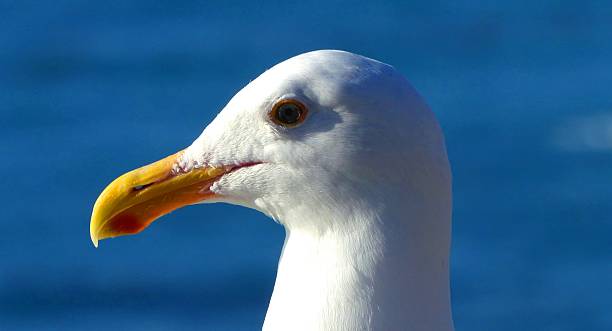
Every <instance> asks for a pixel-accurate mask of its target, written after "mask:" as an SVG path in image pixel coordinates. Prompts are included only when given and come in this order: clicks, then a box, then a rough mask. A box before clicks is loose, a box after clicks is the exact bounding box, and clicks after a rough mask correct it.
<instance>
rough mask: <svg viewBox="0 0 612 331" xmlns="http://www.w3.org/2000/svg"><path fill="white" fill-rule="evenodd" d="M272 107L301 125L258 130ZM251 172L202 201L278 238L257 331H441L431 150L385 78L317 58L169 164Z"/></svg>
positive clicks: (411, 100) (441, 256) (447, 208)
mask: <svg viewBox="0 0 612 331" xmlns="http://www.w3.org/2000/svg"><path fill="white" fill-rule="evenodd" d="M284 98H293V99H298V100H299V101H301V102H302V103H303V104H305V105H306V106H307V108H308V109H309V114H308V117H307V119H306V121H305V122H304V123H303V125H301V126H299V127H296V128H292V129H287V128H283V127H279V126H278V125H276V124H274V123H273V122H272V121H270V120H269V117H268V113H269V111H270V109H271V107H272V105H273V104H274V103H275V102H277V101H278V100H281V99H284ZM253 161H257V162H263V163H262V164H260V165H256V166H252V167H246V168H242V169H239V170H237V171H235V172H232V173H230V174H228V175H226V176H224V177H222V178H221V179H220V180H219V181H217V182H216V183H215V184H214V185H213V186H212V188H211V189H212V190H213V191H214V192H215V193H217V194H219V195H220V196H221V197H222V198H221V200H222V201H225V202H230V203H234V204H239V205H243V206H247V207H250V208H254V209H257V210H260V211H261V212H263V213H265V214H267V215H269V216H270V217H272V218H273V219H275V220H277V221H278V222H279V223H281V224H282V225H283V226H284V227H285V229H286V233H287V236H286V240H285V245H284V248H283V253H282V256H281V259H280V261H279V267H278V274H277V279H276V284H275V287H274V293H273V295H272V299H271V301H270V306H269V308H268V313H267V315H266V319H265V323H264V330H283V331H286V330H351V331H352V330H443V331H447V330H452V329H453V325H452V324H453V323H452V318H451V311H450V291H449V278H448V268H449V266H448V263H449V256H448V255H449V245H450V218H451V175H450V169H449V165H448V160H447V156H446V150H445V146H444V139H443V135H442V132H441V130H440V128H439V126H438V123H437V121H436V119H435V117H434V115H433V113H432V112H431V111H430V110H429V108H428V106H427V105H426V104H425V102H424V101H423V100H422V98H421V97H420V96H419V95H418V93H417V92H416V91H415V90H414V89H413V88H412V87H411V86H410V84H409V83H408V82H407V80H406V79H405V78H404V77H403V76H402V75H401V74H399V73H398V72H397V71H396V70H395V69H394V68H393V67H391V66H389V65H386V64H383V63H381V62H378V61H375V60H372V59H368V58H365V57H362V56H358V55H355V54H351V53H347V52H341V51H330V50H325V51H315V52H310V53H306V54H302V55H299V56H297V57H294V58H291V59H289V60H287V61H285V62H282V63H280V64H278V65H276V66H275V67H273V68H271V69H270V70H268V71H266V72H265V73H264V74H262V75H261V76H260V77H258V78H257V79H256V80H254V81H252V82H251V83H250V84H248V85H247V86H246V87H245V88H243V89H242V90H241V91H240V92H239V93H237V94H236V96H235V97H234V98H232V100H231V101H230V102H229V103H228V104H227V106H226V107H225V108H224V109H223V111H221V113H219V115H218V116H217V118H216V119H215V120H214V121H213V122H212V123H211V124H210V125H209V126H208V127H207V128H206V129H205V130H204V132H203V133H202V135H201V136H200V137H199V138H198V139H197V140H196V141H195V142H194V143H193V144H192V145H191V146H190V147H189V148H188V149H187V150H186V152H185V154H184V155H183V159H182V165H183V166H184V167H192V166H198V165H201V164H207V165H213V166H214V165H218V166H220V165H228V164H241V163H244V162H253ZM217 201H219V199H217Z"/></svg>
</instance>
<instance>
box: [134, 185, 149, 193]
mask: <svg viewBox="0 0 612 331" xmlns="http://www.w3.org/2000/svg"><path fill="white" fill-rule="evenodd" d="M151 185H153V183H148V184H142V185H136V186H134V187H132V192H138V191H142V190H144V189H146V188H147V187H149V186H151Z"/></svg>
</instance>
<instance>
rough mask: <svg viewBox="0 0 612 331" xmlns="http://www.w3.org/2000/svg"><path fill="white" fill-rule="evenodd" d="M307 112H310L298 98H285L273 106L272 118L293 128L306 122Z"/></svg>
mask: <svg viewBox="0 0 612 331" xmlns="http://www.w3.org/2000/svg"><path fill="white" fill-rule="evenodd" d="M306 113H308V110H307V109H306V107H305V106H304V105H303V104H302V103H301V102H299V101H296V100H283V101H279V102H278V103H277V104H275V105H274V107H272V111H271V112H270V118H271V119H272V121H273V122H274V123H276V124H278V125H282V126H284V127H288V128H292V127H295V126H298V125H299V124H300V123H302V122H304V120H305V119H306Z"/></svg>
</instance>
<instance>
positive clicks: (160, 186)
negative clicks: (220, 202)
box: [89, 151, 231, 247]
mask: <svg viewBox="0 0 612 331" xmlns="http://www.w3.org/2000/svg"><path fill="white" fill-rule="evenodd" d="M181 154H182V151H181V152H178V153H176V154H174V155H171V156H168V157H166V158H164V159H162V160H159V161H157V162H155V163H152V164H149V165H147V166H144V167H142V168H139V169H136V170H133V171H130V172H128V173H126V174H124V175H122V176H121V177H119V178H117V179H115V180H114V181H113V182H112V183H111V184H110V185H108V186H107V187H106V188H105V189H104V191H103V192H102V194H100V196H99V197H98V200H96V204H95V205H94V208H93V213H92V215H91V223H90V226H89V231H90V234H91V241H92V242H93V244H94V246H96V247H98V240H100V239H105V238H113V237H118V236H123V235H128V234H135V233H138V232H140V231H142V230H144V229H145V228H146V227H147V226H149V224H151V223H152V222H153V221H155V220H156V219H157V218H159V217H161V216H163V215H165V214H167V213H169V212H171V211H173V210H175V209H178V208H181V207H183V206H186V205H190V204H194V203H198V202H200V201H202V200H206V199H207V198H211V197H212V196H214V193H212V192H210V190H209V188H210V185H211V184H212V183H213V182H214V181H215V180H216V179H217V178H219V177H220V176H222V175H223V174H225V173H227V172H228V171H230V170H231V169H230V168H208V167H202V168H194V169H192V170H190V171H188V172H182V171H180V170H177V169H179V168H178V167H176V166H175V165H176V164H177V161H178V159H179V157H180V156H181Z"/></svg>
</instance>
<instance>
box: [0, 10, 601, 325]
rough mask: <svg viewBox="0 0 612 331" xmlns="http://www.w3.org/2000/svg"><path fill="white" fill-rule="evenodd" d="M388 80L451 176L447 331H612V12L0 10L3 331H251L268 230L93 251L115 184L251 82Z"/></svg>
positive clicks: (255, 216)
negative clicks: (355, 64)
mask: <svg viewBox="0 0 612 331" xmlns="http://www.w3.org/2000/svg"><path fill="white" fill-rule="evenodd" d="M322 48H336V49H344V50H349V51H352V52H356V53H360V54H363V55H366V56H369V57H373V58H376V59H378V60H381V61H384V62H387V63H390V64H393V65H394V66H395V67H396V68H398V69H399V70H400V71H401V72H403V73H404V74H405V75H406V76H407V77H408V78H409V79H410V80H411V81H412V83H413V84H414V85H415V86H416V87H417V89H418V90H419V91H420V92H421V93H422V94H423V95H424V96H425V97H426V99H427V100H428V101H429V103H430V105H431V106H432V108H433V109H434V111H435V112H436V113H437V114H438V117H439V119H440V121H441V123H442V126H443V128H444V129H445V132H446V137H447V140H448V149H449V154H450V158H451V161H452V164H453V170H454V179H455V181H454V192H455V209H454V210H455V211H454V226H453V227H454V235H453V251H452V288H453V310H454V316H455V323H456V327H457V330H612V309H611V308H612V279H611V278H612V241H611V235H612V199H611V197H612V2H608V1H585V0H581V1H578V0H568V1H552V0H550V1H528V2H525V1H504V2H489V1H472V0H461V1H454V2H452V4H448V3H447V4H440V3H439V2H435V1H434V2H427V3H425V2H419V3H417V2H409V1H395V2H385V3H376V2H362V1H353V2H336V1H327V2H325V3H322V2H321V3H310V2H295V3H291V2H287V1H270V2H266V3H260V2H256V1H223V2H221V1H219V2H207V3H203V2H195V1H100V2H98V1H80V2H79V1H65V0H56V1H16V0H15V1H10V0H8V1H7V0H1V1H0V139H1V142H0V172H1V173H2V175H1V177H2V184H1V185H0V201H2V203H1V206H2V208H1V211H0V215H1V216H0V234H1V235H0V330H3V331H5V330H89V331H95V330H257V329H259V328H260V325H261V323H262V321H263V318H264V314H265V310H266V307H267V302H268V299H269V296H270V294H271V291H272V287H273V283H274V277H275V271H276V270H275V269H276V262H277V259H278V256H279V253H280V249H281V246H282V243H283V237H284V232H283V229H282V228H281V227H280V226H278V225H277V224H275V223H274V222H273V221H271V220H269V219H267V218H266V217H265V216H263V215H261V214H259V213H257V212H254V211H251V210H247V209H245V208H240V207H236V206H229V205H220V204H217V205H207V206H194V207H188V208H185V209H182V210H179V211H177V212H174V213H172V214H171V215H168V216H166V217H164V218H163V219H162V220H161V221H159V222H157V223H155V224H154V225H153V226H152V227H151V228H149V229H148V230H147V231H146V232H144V233H143V234H141V235H139V236H134V237H125V238H120V239H114V240H110V241H104V242H102V243H101V247H100V248H99V249H94V248H93V246H92V244H91V242H90V240H89V232H88V231H89V228H88V226H89V216H90V211H91V207H92V205H93V202H94V201H95V199H96V197H97V195H98V194H99V193H100V191H101V190H102V189H103V188H104V186H105V185H106V184H107V183H108V182H109V181H110V180H112V179H113V178H115V177H116V176H118V175H120V174H122V173H123V172H125V171H127V170H130V169H132V168H135V167H137V166H140V165H143V164H146V163H148V162H150V161H154V160H157V159H159V158H161V157H163V156H165V155H168V154H171V153H173V152H175V151H177V150H179V149H181V148H184V147H186V146H188V145H189V144H190V143H191V141H192V140H193V139H194V138H195V137H197V136H198V135H199V133H200V132H201V130H202V129H203V128H204V126H205V125H206V124H207V123H208V122H209V121H211V120H212V119H213V117H214V116H215V114H216V113H217V112H218V111H219V110H220V109H221V108H222V107H223V106H224V104H225V103H226V102H227V101H228V100H229V98H230V97H231V96H232V95H233V94H234V93H235V92H236V91H237V90H238V89H240V88H241V87H242V86H243V85H245V84H246V83H248V82H249V81H250V80H252V79H254V78H255V77H257V75H258V74H260V73H261V72H263V71H264V70H265V69H267V68H269V67H271V66H272V65H274V64H275V63H277V62H279V61H282V60H284V59H286V58H288V57H291V56H293V55H296V54H299V53H302V52H304V51H308V50H314V49H322Z"/></svg>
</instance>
